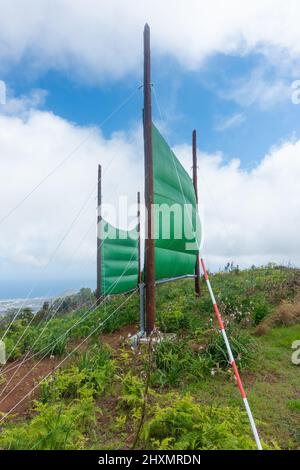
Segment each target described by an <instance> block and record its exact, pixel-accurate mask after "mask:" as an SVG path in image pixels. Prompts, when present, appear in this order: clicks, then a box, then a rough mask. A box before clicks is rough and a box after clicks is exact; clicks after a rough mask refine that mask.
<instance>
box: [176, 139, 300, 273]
mask: <svg viewBox="0 0 300 470" xmlns="http://www.w3.org/2000/svg"><path fill="white" fill-rule="evenodd" d="M176 152H177V154H178V155H180V157H181V159H182V161H183V162H184V163H185V165H186V167H188V165H189V164H190V159H191V157H190V155H191V149H190V147H189V146H185V145H184V146H180V147H178V148H177V149H176ZM199 173H200V176H199V201H200V205H201V212H202V213H203V214H204V216H203V218H204V227H205V244H204V253H205V255H207V258H208V259H209V262H210V264H211V266H213V267H214V268H217V267H219V266H224V265H225V264H226V263H227V262H228V261H230V260H233V261H234V262H236V263H239V264H240V265H241V266H251V265H252V264H265V263H268V262H270V261H274V262H277V263H288V262H291V263H292V264H295V265H297V266H299V265H300V254H299V253H300V238H299V230H300V219H299V211H300V193H299V189H298V188H299V184H298V181H299V177H300V140H298V141H288V142H285V143H283V144H281V145H280V146H279V147H277V148H276V147H274V148H273V149H272V150H271V151H270V153H269V154H268V155H266V156H265V157H264V159H263V160H262V161H261V162H260V163H259V164H258V165H257V166H256V168H254V169H253V170H251V171H243V170H242V169H241V168H240V162H239V160H231V161H229V162H228V163H227V162H225V160H224V159H223V157H222V154H216V155H206V154H200V161H199Z"/></svg>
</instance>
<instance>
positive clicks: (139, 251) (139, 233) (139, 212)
mask: <svg viewBox="0 0 300 470" xmlns="http://www.w3.org/2000/svg"><path fill="white" fill-rule="evenodd" d="M137 232H138V285H140V284H141V282H142V272H141V195H140V192H139V191H138V193H137Z"/></svg>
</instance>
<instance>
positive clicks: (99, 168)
mask: <svg viewBox="0 0 300 470" xmlns="http://www.w3.org/2000/svg"><path fill="white" fill-rule="evenodd" d="M101 197H102V195H101V165H98V201H97V202H98V205H97V289H96V299H97V301H98V302H99V301H100V299H101V244H102V240H101Z"/></svg>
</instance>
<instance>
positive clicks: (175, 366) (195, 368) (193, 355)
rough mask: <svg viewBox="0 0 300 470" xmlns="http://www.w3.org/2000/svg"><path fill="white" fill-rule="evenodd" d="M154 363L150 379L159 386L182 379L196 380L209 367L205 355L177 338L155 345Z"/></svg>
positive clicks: (171, 384)
mask: <svg viewBox="0 0 300 470" xmlns="http://www.w3.org/2000/svg"><path fill="white" fill-rule="evenodd" d="M154 364H155V369H154V371H153V373H152V377H151V381H152V383H159V384H160V385H161V386H165V385H170V386H176V385H179V384H180V383H181V382H182V381H183V380H187V381H197V380H199V379H201V378H203V376H204V374H205V372H206V371H207V370H208V369H209V364H208V360H207V357H205V356H204V355H203V354H202V353H201V352H200V351H199V350H198V351H195V350H194V349H193V348H192V347H191V345H190V344H189V342H188V341H187V340H184V339H179V338H177V339H176V341H175V340H174V341H167V340H166V341H162V342H161V343H159V344H157V345H156V346H155V352H154Z"/></svg>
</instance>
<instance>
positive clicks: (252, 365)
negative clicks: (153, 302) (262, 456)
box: [0, 265, 300, 449]
mask: <svg viewBox="0 0 300 470" xmlns="http://www.w3.org/2000/svg"><path fill="white" fill-rule="evenodd" d="M211 282H212V285H213V288H214V291H215V293H216V297H217V299H218V302H219V305H220V309H221V311H222V316H223V318H224V323H225V325H226V328H227V331H228V336H229V339H230V342H231V344H232V348H233V351H234V355H235V357H236V359H237V364H238V367H239V369H240V371H241V376H242V380H243V383H244V386H245V389H246V391H247V396H248V399H249V402H250V404H251V407H252V411H253V414H254V417H255V419H256V421H257V423H258V428H259V432H260V434H261V436H262V439H263V443H264V444H263V445H264V447H265V448H279V447H280V448H284V449H299V448H300V427H299V416H300V415H299V413H300V401H299V396H300V387H299V367H300V366H296V365H294V364H292V361H291V355H292V352H293V350H292V348H291V346H292V343H293V342H294V341H295V340H300V324H299V315H298V313H297V312H298V308H299V305H298V304H299V302H298V299H299V289H300V274H299V271H298V270H294V269H289V268H279V267H276V266H273V265H270V266H267V267H265V268H255V269H250V270H246V271H240V270H238V269H237V268H232V269H231V270H230V271H229V272H220V273H217V274H214V275H211ZM202 291H203V292H202V296H201V298H200V299H196V298H195V297H194V294H193V283H192V282H191V281H189V280H186V281H178V282H177V283H172V284H170V285H163V286H160V287H159V288H158V289H157V324H158V326H159V328H160V329H161V330H162V331H164V332H167V333H172V334H175V335H176V338H175V339H173V340H172V338H170V340H168V341H167V340H166V341H164V342H162V343H161V344H160V345H158V346H156V347H155V348H154V350H153V351H152V353H151V358H150V359H151V360H150V362H149V356H148V350H147V347H141V348H139V349H137V350H132V349H131V348H130V346H129V345H128V344H126V343H125V342H124V343H123V344H122V345H121V346H120V348H119V349H118V350H117V351H112V350H107V349H106V348H103V347H101V345H99V340H98V335H99V332H98V333H97V335H95V337H94V338H91V342H90V343H89V344H90V347H89V348H88V350H87V351H86V352H79V353H78V355H77V357H76V360H75V362H73V363H72V364H69V365H68V367H67V368H65V369H63V370H62V371H60V372H57V373H56V374H55V375H54V376H53V377H51V378H50V379H48V381H45V382H44V384H43V386H42V387H41V390H40V397H39V400H38V402H37V403H36V404H35V406H34V409H33V410H32V412H31V413H30V416H29V419H28V420H27V421H24V420H23V419H19V420H17V421H15V420H13V421H12V422H9V421H6V423H5V425H4V426H3V429H2V434H1V436H0V448H19V449H20V448H24V449H28V448H31V446H32V445H34V444H33V443H34V442H35V443H36V442H39V444H38V445H37V448H41V449H48V448H51V449H60V448H62V449H65V448H79V449H83V448H84V449H88V448H98V449H99V448H103V449H126V448H130V446H131V445H132V443H133V441H134V438H135V434H136V430H137V429H138V427H139V422H140V420H141V415H142V409H143V403H144V392H145V383H146V381H147V377H149V378H150V381H149V390H148V396H147V406H146V415H145V422H144V425H143V426H142V431H141V434H140V436H139V438H138V443H137V448H143V449H180V448H184V449H198V448H201V449H202V448H203V449H204V448H208V449H211V448H214V449H217V448H233V449H236V448H240V449H242V448H249V449H251V448H253V439H252V436H251V432H250V428H249V424H248V421H247V419H246V416H245V414H244V410H243V404H242V401H241V398H240V395H239V392H238V389H237V387H236V384H235V379H234V376H233V373H232V370H231V368H230V366H229V365H228V362H227V356H226V351H225V348H224V344H223V341H222V339H221V337H220V335H219V332H218V327H217V324H216V321H215V319H214V317H213V312H212V305H211V301H210V298H209V295H208V292H207V291H206V288H205V286H204V285H203V284H202ZM126 298H127V297H126V296H118V297H112V298H111V299H110V300H109V301H108V302H107V304H106V305H105V306H102V307H100V308H97V309H96V310H95V311H94V312H93V313H91V314H90V315H89V316H87V317H86V319H83V318H84V315H85V313H86V309H84V308H83V307H81V309H80V310H79V311H78V312H75V313H72V312H71V313H67V314H65V315H62V316H60V317H59V318H56V319H53V321H51V322H50V323H49V324H47V328H46V333H45V335H43V336H42V339H39V340H38V341H37V344H36V345H35V346H34V347H33V346H32V340H33V338H37V337H38V335H39V333H40V332H41V329H42V328H43V327H44V325H45V324H44V323H41V324H40V325H31V326H30V335H31V336H30V341H29V339H27V340H26V339H25V338H24V341H22V342H21V344H20V345H18V348H16V349H18V353H19V354H23V353H24V352H25V351H28V348H31V350H36V351H38V345H39V347H41V346H43V345H46V346H47V345H48V347H49V349H48V350H47V352H48V354H55V355H62V356H63V355H64V354H65V353H66V351H67V350H68V349H69V348H70V347H71V346H72V345H73V344H74V341H75V342H76V341H79V340H80V339H82V338H84V337H85V336H86V335H87V334H89V332H90V331H91V329H92V328H95V324H97V322H98V323H99V322H101V321H103V319H104V318H106V317H107V316H108V315H109V314H110V313H111V312H112V311H113V310H114V309H116V308H117V307H118V306H119V305H120V304H121V303H122V302H124V300H125V299H126ZM286 311H288V314H286ZM290 312H292V317H293V318H292V320H291V316H290V315H289V314H290ZM138 315H139V305H138V296H137V295H133V296H132V297H131V298H130V299H129V300H128V302H127V303H125V304H124V305H123V306H122V307H121V308H120V310H119V311H118V312H117V314H116V315H115V316H113V317H112V318H111V319H110V320H109V321H108V322H107V323H106V324H105V325H104V328H102V330H103V331H105V332H107V333H110V332H113V331H115V330H118V329H119V328H121V327H122V326H123V325H127V324H130V323H134V322H136V321H137V319H138ZM286 318H288V319H289V320H288V322H286V321H285V320H286ZM81 319H83V320H82V321H81V322H80V324H78V325H77V326H75V327H74V328H72V329H71V330H70V332H68V333H67V334H66V335H65V336H66V337H65V340H64V343H63V344H61V346H60V347H57V348H56V349H55V350H54V349H53V348H52V349H51V347H50V345H51V341H53V338H55V337H56V338H57V337H59V336H60V335H62V334H64V333H65V332H66V331H67V330H68V329H69V328H70V327H72V326H74V325H75V323H76V322H77V321H78V320H81ZM261 325H262V326H265V325H267V327H265V328H262V327H261ZM24 327H26V318H24V319H22V324H21V323H19V324H17V325H15V326H14V330H13V331H12V332H10V333H9V335H8V336H7V345H9V342H10V343H11V345H10V346H9V347H11V348H13V347H14V345H15V344H16V342H17V338H18V335H19V334H20V332H21V331H24ZM260 327H261V331H258V330H259V328H260ZM258 333H259V334H258ZM50 340H51V341H50ZM81 406H83V408H81ZM74 415H76V416H77V415H78V420H77V419H75V418H74ZM80 416H81V417H82V419H81V418H80ZM55 417H56V418H55ZM72 420H73V421H74V423H75V424H74V423H73V421H72ZM51 423H52V424H51ZM71 423H73V424H72V426H71ZM47 433H50V435H49V436H50V437H49V436H48V434H47ZM35 445H36V444H35Z"/></svg>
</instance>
